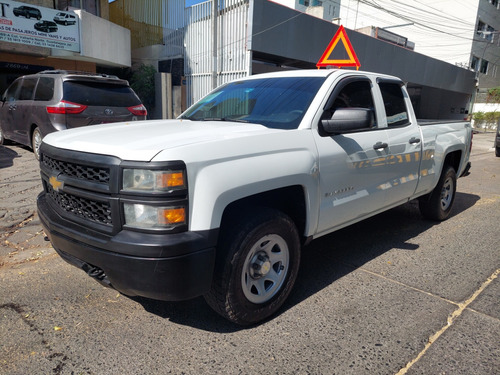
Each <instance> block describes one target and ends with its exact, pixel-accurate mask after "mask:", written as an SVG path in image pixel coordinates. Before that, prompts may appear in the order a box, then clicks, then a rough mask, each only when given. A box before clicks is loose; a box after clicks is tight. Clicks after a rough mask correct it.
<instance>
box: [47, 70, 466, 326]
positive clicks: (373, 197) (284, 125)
mask: <svg viewBox="0 0 500 375" xmlns="http://www.w3.org/2000/svg"><path fill="white" fill-rule="evenodd" d="M471 146H472V132H471V126H470V124H469V123H467V122H442V123H427V124H425V125H419V124H418V123H417V120H416V118H415V114H414V112H413V109H412V105H411V102H410V98H409V96H408V94H407V92H406V89H405V86H404V84H403V82H402V81H401V80H399V79H398V78H395V77H391V76H385V75H380V74H373V73H367V72H360V71H359V72H358V71H349V70H314V71H309V70H298V71H292V72H285V73H271V74H262V75H256V76H252V77H248V78H246V79H241V80H237V81H234V82H232V83H228V84H226V85H223V86H221V87H219V88H218V89H216V90H215V91H213V92H212V93H210V94H209V95H207V96H206V97H205V98H203V99H202V100H200V101H199V102H197V103H196V104H194V105H193V106H192V107H191V108H189V109H188V110H187V111H186V112H185V113H184V114H182V115H181V116H180V117H179V118H178V119H176V120H159V121H143V122H134V123H120V124H104V125H97V126H91V127H85V128H79V129H73V130H67V131H62V132H56V133H52V134H49V135H48V136H46V137H45V138H44V140H43V144H42V146H41V157H40V167H41V177H42V181H43V186H44V190H43V192H42V193H41V194H40V195H39V197H38V213H39V217H40V220H41V222H42V224H43V226H44V228H45V232H46V234H47V236H48V237H49V238H50V240H51V242H52V244H53V247H54V248H55V250H56V251H57V252H58V253H59V254H60V256H61V257H62V258H64V259H65V260H66V261H68V262H69V263H71V264H73V265H75V266H77V267H79V268H81V269H83V270H84V271H85V272H87V273H88V274H89V275H90V276H92V277H94V278H95V279H97V280H98V281H100V282H101V283H103V284H105V285H107V286H111V287H113V288H115V289H116V290H118V291H120V292H122V293H123V294H125V295H129V296H145V297H149V298H153V299H159V300H170V301H174V300H183V299H189V298H193V297H196V296H201V295H203V296H205V299H206V301H207V302H208V304H209V305H210V306H211V307H212V308H213V309H214V310H216V311H217V312H218V313H219V314H221V315H222V316H224V317H225V318H227V319H229V320H231V321H233V322H235V323H238V324H242V325H245V324H252V323H256V322H259V321H261V320H263V319H265V318H267V317H269V316H270V315H272V314H274V313H275V312H276V311H277V310H278V309H279V307H280V306H281V305H282V304H283V302H284V300H285V299H286V298H287V296H288V295H289V293H290V291H291V290H292V287H293V285H294V282H295V279H296V276H297V272H298V269H299V262H300V256H301V251H302V249H303V248H304V245H305V244H307V243H308V242H310V241H311V240H314V239H315V238H318V237H320V236H323V235H326V234H328V233H331V232H333V231H335V230H337V229H339V228H342V227H345V226H347V225H350V224H352V223H355V222H358V221H360V220H363V219H365V218H367V217H370V216H373V215H376V214H377V213H380V212H382V211H385V210H388V209H390V208H391V207H395V206H397V205H401V204H403V203H405V202H408V201H409V200H411V199H415V198H418V199H419V204H420V208H421V212H422V214H423V216H424V217H427V218H430V219H434V220H444V219H446V218H447V217H448V215H449V214H450V210H451V208H452V205H453V200H454V197H455V190H456V181H457V177H459V176H463V175H466V174H468V169H469V167H470V163H469V162H468V159H469V154H470V150H471Z"/></svg>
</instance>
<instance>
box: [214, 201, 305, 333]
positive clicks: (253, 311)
mask: <svg viewBox="0 0 500 375" xmlns="http://www.w3.org/2000/svg"><path fill="white" fill-rule="evenodd" d="M227 223H228V224H230V225H231V227H228V228H225V229H226V230H225V231H224V232H223V233H222V234H221V241H220V245H219V247H218V248H217V251H218V252H219V255H218V257H219V258H218V259H217V265H216V270H215V273H214V279H213V282H212V287H211V290H210V292H209V293H208V294H207V295H206V296H205V300H206V301H207V303H208V304H209V305H210V306H211V307H212V308H213V309H214V310H215V311H216V312H217V313H219V314H220V315H222V316H223V317H225V318H226V319H228V320H230V321H232V322H234V323H237V324H241V325H248V324H253V323H257V322H259V321H262V320H263V319H266V318H267V317H269V316H271V315H272V314H274V313H275V312H276V311H277V310H278V309H279V308H280V307H281V305H282V304H283V302H284V301H285V299H286V298H287V297H288V295H289V294H290V292H291V290H292V287H293V284H294V283H295V279H296V277H297V272H298V269H299V263H300V240H299V235H298V231H297V228H296V226H295V224H294V222H293V221H292V220H291V219H290V218H289V217H288V216H287V215H285V214H283V213H282V212H280V211H277V210H274V209H268V208H260V209H258V210H252V211H251V212H248V213H247V214H246V215H244V217H243V218H240V219H239V220H236V221H234V220H228V221H227ZM227 229H228V230H227Z"/></svg>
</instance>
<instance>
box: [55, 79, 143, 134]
mask: <svg viewBox="0 0 500 375" xmlns="http://www.w3.org/2000/svg"><path fill="white" fill-rule="evenodd" d="M63 100H65V101H67V102H70V103H75V104H78V105H81V106H82V111H81V112H78V113H76V112H77V111H75V113H68V114H67V115H66V126H67V127H68V129H70V128H77V127H81V126H87V125H96V124H105V123H109V122H120V121H132V120H136V119H137V117H136V116H134V115H133V114H132V112H130V110H129V109H128V108H129V107H133V106H137V105H140V104H141V101H140V99H139V98H138V97H137V95H136V94H135V93H134V91H133V90H132V89H131V88H130V87H129V86H126V85H123V84H118V83H112V82H105V81H102V82H100V81H97V80H94V81H79V80H68V81H64V83H63Z"/></svg>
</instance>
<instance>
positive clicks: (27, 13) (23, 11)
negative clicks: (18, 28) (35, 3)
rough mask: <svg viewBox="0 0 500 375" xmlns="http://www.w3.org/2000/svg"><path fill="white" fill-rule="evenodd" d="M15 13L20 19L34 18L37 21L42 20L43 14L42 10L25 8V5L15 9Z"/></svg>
mask: <svg viewBox="0 0 500 375" xmlns="http://www.w3.org/2000/svg"><path fill="white" fill-rule="evenodd" d="M13 12H14V16H16V17H19V16H23V17H26V18H32V17H33V18H36V19H37V20H39V19H41V18H42V12H40V9H38V8H33V7H29V6H25V5H23V6H20V7H17V8H14V10H13Z"/></svg>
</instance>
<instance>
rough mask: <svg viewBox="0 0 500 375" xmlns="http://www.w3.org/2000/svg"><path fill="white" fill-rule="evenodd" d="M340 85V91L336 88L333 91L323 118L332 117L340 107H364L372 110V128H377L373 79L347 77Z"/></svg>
mask: <svg viewBox="0 0 500 375" xmlns="http://www.w3.org/2000/svg"><path fill="white" fill-rule="evenodd" d="M346 82H347V83H346ZM339 87H340V91H338V90H335V91H334V92H333V93H332V97H331V98H330V100H329V101H328V103H327V106H326V108H327V109H326V111H325V113H324V114H323V117H322V119H330V118H332V116H333V114H334V113H335V111H336V110H337V109H339V108H364V109H369V110H370V111H371V112H372V118H373V123H372V128H375V127H376V126H377V124H376V120H375V119H376V116H375V105H374V101H373V95H372V84H371V81H369V80H368V79H363V80H360V79H353V78H346V79H345V81H344V84H342V82H340V84H339Z"/></svg>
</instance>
